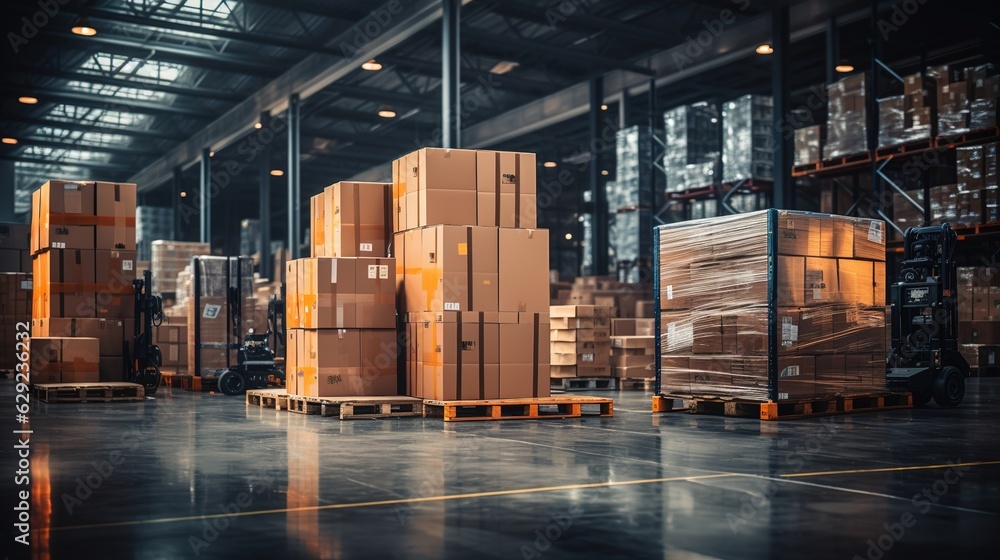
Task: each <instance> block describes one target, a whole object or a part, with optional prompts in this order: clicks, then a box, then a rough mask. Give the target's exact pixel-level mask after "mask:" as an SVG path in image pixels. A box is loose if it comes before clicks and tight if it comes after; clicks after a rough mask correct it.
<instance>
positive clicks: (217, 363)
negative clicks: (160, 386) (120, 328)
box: [164, 256, 263, 378]
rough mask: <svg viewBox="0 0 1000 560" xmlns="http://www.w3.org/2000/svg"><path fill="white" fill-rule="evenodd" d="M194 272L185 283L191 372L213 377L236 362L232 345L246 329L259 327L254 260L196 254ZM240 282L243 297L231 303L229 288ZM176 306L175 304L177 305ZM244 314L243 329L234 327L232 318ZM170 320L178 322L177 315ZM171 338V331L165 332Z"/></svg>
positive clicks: (189, 370) (193, 265) (189, 367)
mask: <svg viewBox="0 0 1000 560" xmlns="http://www.w3.org/2000/svg"><path fill="white" fill-rule="evenodd" d="M191 266H192V274H191V275H190V281H189V282H186V283H185V286H186V287H185V289H186V291H187V294H186V297H185V300H184V301H185V304H184V305H185V307H184V309H185V310H184V312H183V316H181V317H176V319H177V323H176V324H179V323H180V320H181V319H186V324H187V364H188V366H187V367H188V373H189V374H190V375H196V376H199V377H202V378H204V377H209V378H211V377H213V376H215V375H217V373H218V371H219V370H221V369H225V368H226V366H228V365H231V364H235V363H236V352H235V350H234V349H233V347H232V345H238V344H240V343H241V342H243V336H244V335H245V334H246V331H247V329H251V328H257V327H258V326H261V327H262V326H263V325H258V324H257V323H255V322H254V321H255V320H254V317H255V310H256V303H257V302H256V297H255V294H254V288H253V260H252V259H251V258H250V257H206V256H201V257H194V258H193V259H192V260H191ZM237 286H239V291H240V293H241V294H242V296H243V297H242V299H241V300H240V302H239V303H238V305H239V309H237V308H236V306H235V305H233V306H232V307H230V303H231V302H230V299H229V294H230V289H231V288H236V287H237ZM175 308H176V306H175ZM237 312H239V313H240V314H241V318H242V320H241V323H242V324H241V327H242V332H239V333H236V332H234V331H233V330H232V324H231V323H230V322H229V320H230V319H231V318H232V317H233V316H234V315H235V314H236V313H237ZM170 321H171V322H170V324H175V323H174V322H173V321H174V318H171V319H170ZM164 334H166V335H167V337H168V340H169V338H170V336H171V334H170V333H169V332H166V333H164Z"/></svg>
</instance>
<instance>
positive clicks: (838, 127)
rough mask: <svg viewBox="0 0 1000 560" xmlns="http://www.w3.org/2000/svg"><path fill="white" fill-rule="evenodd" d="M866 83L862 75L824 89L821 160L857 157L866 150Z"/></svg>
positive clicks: (845, 79)
mask: <svg viewBox="0 0 1000 560" xmlns="http://www.w3.org/2000/svg"><path fill="white" fill-rule="evenodd" d="M865 79H866V78H865V74H864V73H861V74H856V75H854V76H848V77H847V78H844V79H842V80H840V81H839V82H835V83H832V84H829V85H827V87H826V93H827V114H826V143H825V144H824V145H823V159H824V160H827V159H834V158H839V157H843V156H849V155H853V154H859V153H862V152H864V151H866V150H867V149H868V147H867V137H866V132H865V131H866V130H867V126H866V124H865V114H866V111H867V108H866V107H865V95H866V92H865V89H866V88H865Z"/></svg>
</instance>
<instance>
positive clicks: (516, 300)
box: [473, 229, 549, 313]
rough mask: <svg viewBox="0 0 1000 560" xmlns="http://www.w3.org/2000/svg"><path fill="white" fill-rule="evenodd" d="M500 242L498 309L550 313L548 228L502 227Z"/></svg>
mask: <svg viewBox="0 0 1000 560" xmlns="http://www.w3.org/2000/svg"><path fill="white" fill-rule="evenodd" d="M499 242H500V251H499V256H500V262H499V271H500V290H499V297H500V301H499V310H500V311H517V312H527V313H547V312H548V310H549V268H548V267H549V265H548V263H549V231H548V230H546V229H500V233H499ZM473 309H476V308H473Z"/></svg>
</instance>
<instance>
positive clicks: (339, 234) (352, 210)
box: [323, 181, 392, 257]
mask: <svg viewBox="0 0 1000 560" xmlns="http://www.w3.org/2000/svg"><path fill="white" fill-rule="evenodd" d="M391 188H392V187H391V185H388V184H385V183H350V182H343V181H342V182H340V183H335V184H333V185H331V186H329V187H327V188H326V191H325V195H324V202H325V204H326V208H325V209H324V211H323V215H324V227H325V230H326V231H325V234H324V240H325V242H326V244H327V250H326V253H327V255H328V256H331V257H384V256H386V255H387V254H388V253H387V245H388V243H389V238H390V231H389V228H390V227H392V224H391V218H392V215H391V208H392V206H391V194H390V189H391Z"/></svg>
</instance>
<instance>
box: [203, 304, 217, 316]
mask: <svg viewBox="0 0 1000 560" xmlns="http://www.w3.org/2000/svg"><path fill="white" fill-rule="evenodd" d="M221 310H222V306H221V305H212V304H210V303H209V304H205V312H204V313H202V314H201V316H202V317H204V318H205V319H215V318H217V317H218V316H219V311H221Z"/></svg>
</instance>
